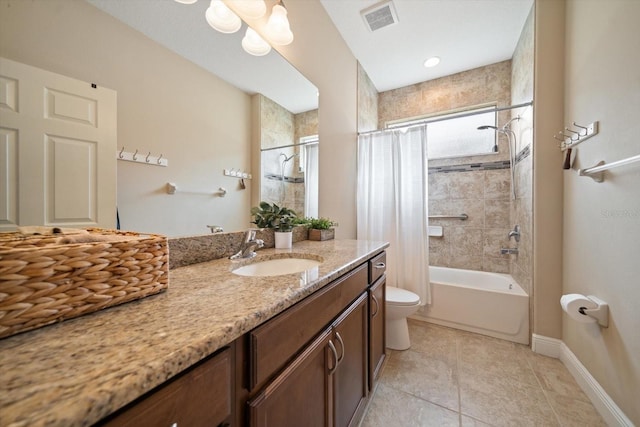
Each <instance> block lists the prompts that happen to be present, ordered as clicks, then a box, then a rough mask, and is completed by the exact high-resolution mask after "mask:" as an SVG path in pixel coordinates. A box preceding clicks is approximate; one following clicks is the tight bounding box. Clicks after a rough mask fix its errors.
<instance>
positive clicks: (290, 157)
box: [280, 153, 298, 163]
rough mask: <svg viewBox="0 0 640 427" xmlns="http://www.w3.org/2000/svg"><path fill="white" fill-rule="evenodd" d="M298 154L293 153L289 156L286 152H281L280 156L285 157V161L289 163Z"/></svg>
mask: <svg viewBox="0 0 640 427" xmlns="http://www.w3.org/2000/svg"><path fill="white" fill-rule="evenodd" d="M297 155H298V153H293V154H292V155H290V156H289V157H287V155H286V154H284V153H280V157H284V160H283V162H284V163H287V162H288V161H289V160H291V159H293V158H294V157H296V156H297Z"/></svg>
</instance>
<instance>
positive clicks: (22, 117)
mask: <svg viewBox="0 0 640 427" xmlns="http://www.w3.org/2000/svg"><path fill="white" fill-rule="evenodd" d="M0 127H2V128H4V129H14V130H15V131H16V132H17V136H18V137H19V143H17V144H16V146H17V160H15V166H14V169H15V171H13V170H12V173H13V175H8V176H9V178H8V179H10V180H11V183H10V184H8V186H9V187H11V188H14V189H16V187H17V199H16V201H15V205H16V206H15V210H16V212H17V225H50V226H55V225H59V226H67V227H96V226H97V227H103V228H113V227H114V226H115V214H116V179H117V178H116V159H115V156H114V153H115V152H116V143H117V141H116V92H115V91H113V90H110V89H106V88H101V87H96V85H92V84H90V83H87V82H82V81H79V80H75V79H71V78H69V77H65V76H62V75H59V74H55V73H51V72H48V71H45V70H41V69H38V68H35V67H31V66H29V65H25V64H20V63H18V62H14V61H11V60H8V59H5V58H0ZM2 156H4V157H2V158H0V161H3V162H4V164H5V165H6V164H7V163H8V162H10V161H12V159H7V158H6V157H8V156H7V155H6V154H4V153H3V154H2ZM5 167H6V166H5ZM0 172H5V174H6V171H3V170H0ZM2 176H3V178H4V176H5V175H2ZM17 182H18V183H19V185H18V184H17ZM5 192H7V193H8V191H5ZM0 196H2V197H3V198H2V202H0V203H2V204H0V209H4V208H5V205H8V204H9V202H8V200H9V199H8V197H9V196H7V195H6V194H3V193H0ZM3 212H4V211H3ZM3 216H6V215H4V214H0V221H3V222H0V227H2V226H4V227H3V228H5V229H12V228H14V225H15V224H14V223H11V220H10V219H5V218H2V217H3Z"/></svg>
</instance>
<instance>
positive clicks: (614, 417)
mask: <svg viewBox="0 0 640 427" xmlns="http://www.w3.org/2000/svg"><path fill="white" fill-rule="evenodd" d="M560 360H561V361H562V363H563V364H564V365H565V366H566V367H567V369H568V370H569V372H571V375H573V378H575V380H576V382H577V383H578V385H579V386H580V388H581V389H582V391H584V393H585V394H586V395H587V396H588V397H589V400H591V403H593V406H594V407H595V408H596V410H597V411H598V413H599V414H600V415H601V416H602V418H603V419H604V421H605V422H606V423H607V425H609V426H620V427H633V426H634V424H633V423H632V422H631V420H630V419H629V418H628V417H627V416H626V415H625V414H624V412H622V410H621V409H620V408H619V407H618V405H616V404H615V402H614V401H613V400H612V399H611V397H610V396H609V395H608V394H607V392H606V391H605V390H604V389H603V388H602V386H601V385H600V384H599V383H598V381H596V379H595V378H594V377H593V376H592V375H591V374H590V373H589V371H588V370H587V368H585V366H584V365H583V364H582V363H581V362H580V360H578V358H577V357H576V355H575V354H573V352H572V351H571V349H569V347H567V345H566V344H565V343H562V345H561V351H560Z"/></svg>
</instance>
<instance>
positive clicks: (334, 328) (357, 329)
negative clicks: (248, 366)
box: [248, 293, 369, 427]
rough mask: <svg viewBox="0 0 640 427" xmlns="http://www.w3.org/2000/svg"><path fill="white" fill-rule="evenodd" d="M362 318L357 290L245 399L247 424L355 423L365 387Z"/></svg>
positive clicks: (364, 311)
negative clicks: (318, 331) (354, 297)
mask: <svg viewBox="0 0 640 427" xmlns="http://www.w3.org/2000/svg"><path fill="white" fill-rule="evenodd" d="M367 319H368V300H367V294H366V293H363V294H362V295H360V297H359V298H358V299H357V300H356V301H355V302H353V303H352V304H351V305H350V306H349V307H348V308H347V309H346V310H345V311H344V312H343V313H342V314H341V315H340V316H339V317H338V318H337V319H336V320H335V321H334V322H333V323H332V324H331V325H330V326H329V327H328V328H327V329H325V330H324V331H323V332H322V333H321V334H320V335H319V336H318V337H317V338H316V339H314V340H313V342H312V343H311V344H309V345H308V346H307V347H305V348H304V350H303V351H302V352H301V353H300V354H299V355H298V356H297V357H296V358H295V359H294V360H293V361H292V362H291V363H289V364H288V365H287V367H286V368H285V369H284V371H282V372H281V373H280V374H278V375H277V376H276V377H275V379H273V380H272V381H271V382H270V383H269V384H268V385H267V386H266V387H264V389H263V390H262V391H261V392H259V393H258V394H257V395H256V396H255V397H254V398H252V399H251V400H250V401H249V402H248V407H249V410H248V411H249V414H248V415H249V417H248V418H249V425H250V426H252V427H265V426H278V427H288V426H291V427H298V426H318V427H325V426H349V425H355V424H357V423H358V421H359V420H360V417H361V416H362V414H363V412H364V408H365V405H366V402H367V397H368V391H369V390H368V381H367V379H368V372H367V367H368V363H367V357H368V352H367V340H368V338H367V334H368V322H367Z"/></svg>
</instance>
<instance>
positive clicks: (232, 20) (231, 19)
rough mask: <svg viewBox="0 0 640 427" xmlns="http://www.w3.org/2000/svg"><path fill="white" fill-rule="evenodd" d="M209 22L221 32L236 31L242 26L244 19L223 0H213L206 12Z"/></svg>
mask: <svg viewBox="0 0 640 427" xmlns="http://www.w3.org/2000/svg"><path fill="white" fill-rule="evenodd" d="M205 18H207V23H208V24H209V25H211V27H212V28H213V29H215V30H218V31H220V32H221V33H225V34H231V33H235V32H236V31H238V30H239V29H240V27H241V26H242V21H241V20H240V18H239V17H238V15H236V14H235V13H233V11H232V10H231V9H229V8H228V7H227V5H226V4H224V3H223V2H222V0H211V4H210V5H209V7H208V8H207V11H206V12H205Z"/></svg>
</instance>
